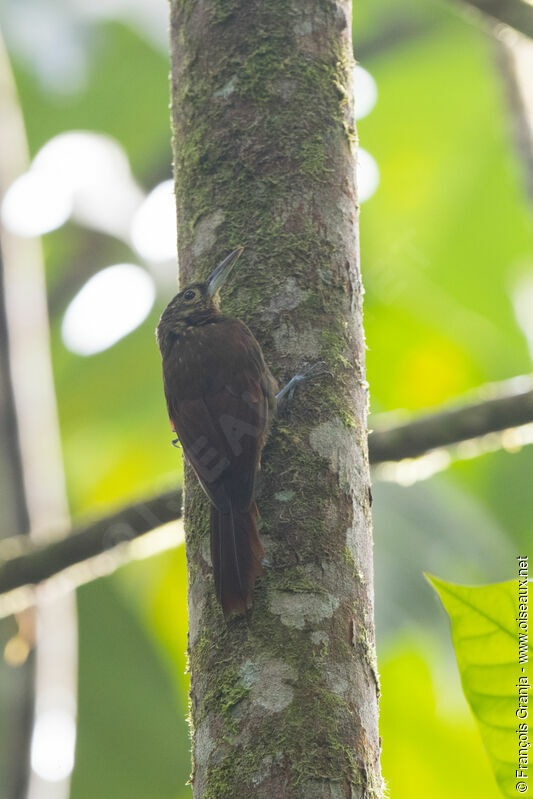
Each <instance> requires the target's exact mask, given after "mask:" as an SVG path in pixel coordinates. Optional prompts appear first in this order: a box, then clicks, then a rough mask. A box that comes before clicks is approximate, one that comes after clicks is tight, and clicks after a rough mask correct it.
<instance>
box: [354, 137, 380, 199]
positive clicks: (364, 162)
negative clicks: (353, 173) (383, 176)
mask: <svg viewBox="0 0 533 799" xmlns="http://www.w3.org/2000/svg"><path fill="white" fill-rule="evenodd" d="M378 186H379V167H378V165H377V163H376V160H375V159H374V158H373V157H372V156H371V155H370V153H368V152H367V151H366V150H363V148H362V147H358V148H357V196H358V199H359V202H360V203H364V202H366V201H367V200H369V199H370V198H371V197H372V195H373V194H374V193H375V191H376V189H377V188H378Z"/></svg>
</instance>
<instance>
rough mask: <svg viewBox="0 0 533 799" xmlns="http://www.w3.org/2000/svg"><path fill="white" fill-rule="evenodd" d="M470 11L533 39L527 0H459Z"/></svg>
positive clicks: (531, 13) (531, 8)
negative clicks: (474, 11)
mask: <svg viewBox="0 0 533 799" xmlns="http://www.w3.org/2000/svg"><path fill="white" fill-rule="evenodd" d="M461 1H462V3H463V4H464V5H466V6H468V7H470V8H471V9H475V10H476V11H480V12H481V13H482V14H484V15H487V16H488V17H492V19H494V20H496V21H497V22H503V23H504V24H505V25H510V26H511V28H514V29H515V30H517V31H520V33H523V34H524V35H525V36H529V37H530V38H533V6H531V5H530V3H528V2H527V0H461Z"/></svg>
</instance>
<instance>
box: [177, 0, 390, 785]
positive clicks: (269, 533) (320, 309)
mask: <svg viewBox="0 0 533 799" xmlns="http://www.w3.org/2000/svg"><path fill="white" fill-rule="evenodd" d="M171 37H172V109H173V128H174V130H173V132H174V156H175V158H174V160H175V177H176V191H177V206H178V240H179V261H180V277H181V282H182V285H184V284H185V283H186V282H187V281H190V280H191V279H193V278H195V279H198V278H203V277H205V276H206V274H207V273H208V272H209V271H210V270H211V269H212V268H213V267H214V266H215V265H216V263H217V262H218V261H219V260H221V258H222V257H223V256H224V255H226V254H227V253H228V252H229V251H230V250H231V249H232V248H234V247H237V246H238V245H243V246H244V247H245V252H244V254H243V256H242V258H241V260H240V261H239V263H238V265H237V266H236V268H235V273H234V277H233V278H232V279H231V281H230V285H228V286H226V287H225V288H224V289H223V292H222V307H223V310H224V311H225V312H226V313H228V314H230V315H233V316H237V317H238V318H240V319H242V320H243V321H245V322H246V323H247V324H248V325H249V326H250V328H251V329H252V331H253V332H254V334H255V335H256V337H257V338H258V339H259V341H260V343H261V345H262V347H263V350H264V353H265V357H266V360H267V362H268V364H269V365H270V367H271V369H272V371H273V372H274V374H275V375H276V377H277V378H278V380H279V381H280V384H282V383H283V382H285V381H286V380H287V379H288V378H289V377H291V376H292V375H293V374H294V373H295V372H296V371H298V370H299V369H301V367H302V364H303V363H304V362H307V363H312V362H315V361H318V360H323V361H325V362H326V364H327V368H328V369H329V370H330V371H331V372H332V375H333V376H331V377H328V376H326V377H322V378H319V379H317V380H315V381H314V382H313V383H310V384H308V385H306V386H305V387H301V388H299V389H298V390H297V393H296V394H295V396H294V399H293V400H292V402H291V404H290V406H289V409H288V411H287V412H286V414H285V415H283V416H282V417H281V418H279V419H278V421H277V422H276V423H275V425H274V427H273V430H272V434H271V437H270V439H269V442H268V444H267V446H266V448H265V451H264V453H263V469H262V473H261V477H260V484H259V487H258V497H257V501H258V506H259V511H260V514H261V522H260V524H261V527H260V534H261V537H262V540H263V543H264V546H265V551H266V559H265V568H264V575H263V577H262V578H261V579H260V580H259V581H258V584H257V586H256V590H255V594H254V605H253V608H252V611H251V613H250V614H249V617H248V618H246V619H245V618H237V619H233V620H230V621H229V622H228V623H227V624H226V623H225V622H224V619H223V616H222V613H221V610H220V607H219V605H218V604H217V601H216V597H215V592H214V587H213V579H212V569H211V561H210V555H209V534H208V526H209V513H208V504H207V500H206V498H205V497H204V496H203V494H202V491H201V490H200V488H199V487H198V485H197V482H196V479H195V478H194V476H193V475H192V474H191V473H190V471H187V474H186V484H185V525H186V544H187V556H188V573H189V658H190V671H191V715H192V728H193V776H192V784H193V792H194V797H195V799H245V798H246V797H265V799H266V797H268V799H272V797H276V798H278V797H279V798H280V799H285V798H286V799H289V798H290V799H293V797H306V799H321V798H322V797H328V798H329V799H332V798H333V797H335V798H336V797H339V799H341V798H342V799H345V797H351V798H352V799H355V797H361V798H362V797H381V796H382V783H381V777H380V772H379V738H378V729H377V695H378V677H377V671H376V661H375V649H374V628H373V576H372V537H371V515H370V497H371V494H370V483H369V469H368V454H367V428H366V407H367V385H366V382H365V371H364V340H363V331H362V324H361V298H362V287H361V281H360V275H359V264H358V233H357V202H356V191H355V178H354V152H355V129H354V122H353V119H354V117H353V104H352V86H351V77H352V67H353V56H352V44H351V4H350V3H349V2H347V1H346V0H341V2H331V0H290V1H289V0H271V2H268V3H264V2H257V1H254V2H249V0H248V2H245V0H201V2H192V0H173V2H172V21H171Z"/></svg>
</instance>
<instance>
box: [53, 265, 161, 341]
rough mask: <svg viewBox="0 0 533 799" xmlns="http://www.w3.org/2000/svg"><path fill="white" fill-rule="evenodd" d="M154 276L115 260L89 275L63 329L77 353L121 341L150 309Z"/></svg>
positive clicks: (72, 303) (65, 319)
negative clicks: (113, 263)
mask: <svg viewBox="0 0 533 799" xmlns="http://www.w3.org/2000/svg"><path fill="white" fill-rule="evenodd" d="M154 299H155V285H154V281H153V280H152V278H151V276H150V275H149V274H148V273H147V272H145V270H144V269H142V268H141V267H139V266H135V265H134V264H115V265H113V266H109V267H107V268H106V269H102V270H101V271H100V272H98V273H97V274H96V275H93V277H91V278H90V280H88V281H87V283H85V285H84V286H83V287H82V288H81V289H80V291H79V292H78V294H76V296H75V297H74V299H73V300H72V302H71V303H70V305H69V306H68V308H67V310H66V312H65V315H64V317H63V324H62V328H61V333H62V336H63V342H64V344H65V346H66V347H67V348H68V349H69V350H70V351H71V352H74V353H76V354H77V355H94V354H95V353H97V352H102V351H103V350H106V349H108V348H109V347H111V346H113V344H116V342H117V341H120V339H121V338H123V337H124V336H126V335H128V333H131V332H132V331H133V330H135V328H136V327H138V326H139V325H140V324H141V323H142V322H143V321H144V320H145V319H146V317H147V316H148V314H149V313H150V311H151V309H152V306H153V304H154Z"/></svg>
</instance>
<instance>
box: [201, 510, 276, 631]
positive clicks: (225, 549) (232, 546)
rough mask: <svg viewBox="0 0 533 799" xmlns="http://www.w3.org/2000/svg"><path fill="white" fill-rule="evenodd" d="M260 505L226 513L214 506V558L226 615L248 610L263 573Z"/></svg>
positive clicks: (212, 551)
mask: <svg viewBox="0 0 533 799" xmlns="http://www.w3.org/2000/svg"><path fill="white" fill-rule="evenodd" d="M256 520H257V506H256V504H255V502H252V504H251V506H250V508H249V509H248V510H246V511H238V510H234V509H233V507H232V506H231V504H230V512H229V513H222V512H221V511H219V510H218V508H216V507H215V506H214V505H212V506H211V560H212V562H213V571H214V577H215V590H216V594H217V599H218V601H219V602H220V604H221V606H222V611H223V613H224V616H225V618H228V616H229V615H230V614H231V613H232V612H236V613H239V614H243V613H246V611H247V610H248V609H249V608H250V607H251V605H252V592H253V588H254V583H255V580H256V578H257V577H258V576H259V575H260V574H261V573H262V571H263V569H262V566H261V562H262V560H263V555H264V552H263V545H262V544H261V539H260V538H259V534H258V532H257V527H256Z"/></svg>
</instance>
